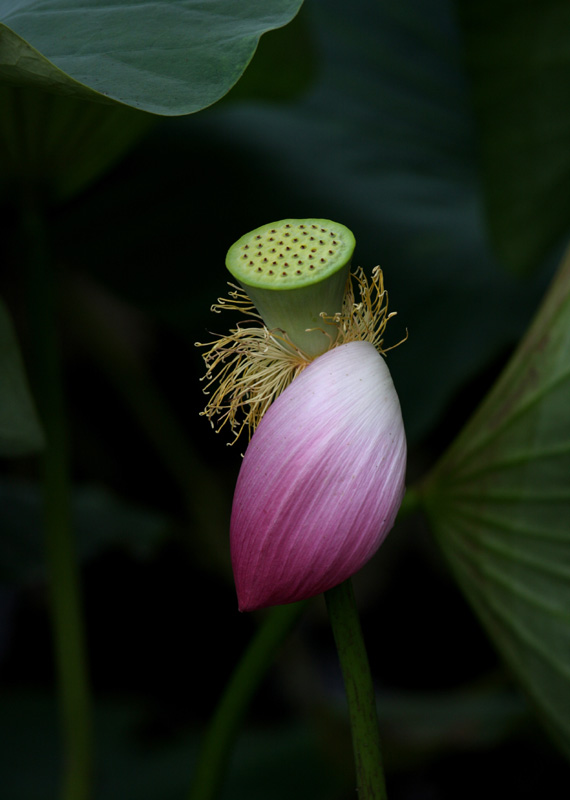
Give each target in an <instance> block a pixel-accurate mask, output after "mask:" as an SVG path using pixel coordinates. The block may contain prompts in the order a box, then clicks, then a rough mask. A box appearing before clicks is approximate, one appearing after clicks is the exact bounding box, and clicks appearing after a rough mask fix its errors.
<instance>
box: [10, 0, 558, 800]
mask: <svg viewBox="0 0 570 800" xmlns="http://www.w3.org/2000/svg"><path fill="white" fill-rule="evenodd" d="M351 5H354V9H352V8H351V13H348V11H347V9H346V8H345V4H343V3H340V2H336V0H335V1H333V2H329V3H325V2H316V1H315V2H307V3H306V5H305V7H304V9H303V11H302V13H301V15H300V17H299V18H298V19H297V20H296V21H295V22H294V23H293V25H292V26H291V30H287V31H281V32H276V33H274V34H270V35H268V36H266V37H265V39H264V41H263V42H262V46H261V47H260V50H259V53H258V54H257V56H256V58H255V59H254V62H253V64H252V66H251V68H250V70H249V71H248V73H246V77H245V78H244V79H243V81H242V82H240V84H238V87H236V89H235V90H233V92H231V93H230V95H229V96H228V97H227V98H226V99H224V100H223V101H222V102H221V103H219V104H217V105H216V106H214V107H213V108H211V109H208V110H206V111H204V112H201V113H200V114H198V115H195V116H193V117H189V118H185V119H175V120H157V121H156V123H155V124H154V126H153V127H152V129H151V130H150V132H149V133H148V134H147V135H146V136H145V137H144V138H142V139H141V141H140V142H139V143H138V144H137V145H136V146H135V147H134V148H133V149H132V150H131V152H130V153H129V154H128V155H127V156H126V157H125V158H124V159H123V160H122V161H121V162H120V163H119V164H117V165H116V166H115V168H114V169H113V170H111V171H110V172H109V173H108V174H107V175H106V176H104V177H103V178H101V179H100V180H99V181H98V182H96V183H94V184H93V185H91V186H90V187H89V188H87V189H86V190H85V191H84V192H83V193H82V194H81V195H80V196H77V197H74V198H73V199H72V200H69V201H67V202H63V203H59V204H57V205H53V206H52V207H51V208H50V210H49V218H48V222H49V233H50V247H51V250H52V254H53V258H54V262H55V265H56V270H57V276H58V302H59V307H60V317H59V320H60V323H59V324H60V329H59V334H60V336H61V343H62V353H63V364H64V385H65V397H66V406H67V423H68V429H69V440H70V453H71V463H72V470H73V479H74V486H75V493H74V503H75V505H74V513H75V521H76V531H77V541H78V551H79V556H80V558H81V564H82V579H83V594H84V605H85V621H86V629H87V635H88V648H89V659H90V672H91V677H92V682H93V689H94V693H95V698H96V725H97V750H98V753H97V759H98V760H97V763H98V777H97V781H98V794H97V797H101V798H103V797H104V798H106V800H112V799H113V798H121V800H130V798H133V800H135V798H136V800H146V799H147V798H148V800H151V799H152V798H161V800H169V798H173V799H174V798H177V797H183V796H184V793H185V792H186V791H187V788H186V787H187V786H188V785H189V782H190V777H191V773H192V764H193V760H194V758H195V754H196V749H197V743H198V740H199V736H200V734H201V732H202V731H203V730H204V726H205V725H206V723H207V720H208V718H209V715H210V714H211V713H212V711H213V709H214V707H215V704H216V701H217V699H218V698H219V695H220V692H221V690H222V687H223V686H224V684H225V682H226V680H227V679H228V677H229V676H230V674H231V672H232V669H233V668H234V666H235V664H236V663H237V661H238V659H239V657H240V654H241V653H242V652H243V649H244V647H245V646H246V645H247V643H248V641H249V640H250V638H251V636H252V635H253V633H254V631H255V629H256V626H257V623H258V622H259V620H260V619H261V617H262V614H259V615H258V614H254V615H240V614H239V613H238V612H237V606H236V600H235V594H234V590H233V585H232V580H231V572H230V568H229V555H228V548H227V530H228V518H229V508H230V503H231V496H232V491H233V485H234V482H235V478H236V475H237V471H238V469H239V464H240V452H242V451H243V449H244V447H245V443H244V442H240V443H239V444H237V445H235V446H234V447H233V448H229V447H227V445H226V438H225V437H224V435H223V434H219V435H216V434H214V433H213V431H212V430H211V428H210V426H209V424H208V422H207V420H205V419H204V418H203V417H200V416H199V411H200V410H201V408H202V407H203V403H204V400H203V396H202V394H201V384H200V381H199V377H200V376H201V375H202V374H203V366H202V363H201V357H200V351H199V350H198V349H197V348H196V347H195V346H194V342H196V341H207V340H208V339H209V338H210V337H209V333H208V331H224V330H226V329H227V328H228V327H229V326H230V324H231V319H230V318H229V317H228V319H225V318H224V317H223V316H216V315H213V314H211V313H210V310H209V309H210V305H211V303H212V302H214V301H215V300H216V298H217V297H218V296H220V295H222V294H225V292H226V279H227V276H226V274H225V270H224V258H225V253H226V251H227V249H228V247H229V246H230V245H231V244H232V243H233V241H235V240H236V239H237V238H239V236H241V235H242V234H243V233H244V232H246V231H247V230H249V229H251V228H254V227H257V226H258V225H261V224H264V223H265V222H269V221H271V220H277V219H280V218H283V217H290V216H292V217H304V216H312V217H322V218H331V219H335V220H338V221H339V222H342V223H343V224H346V225H347V226H348V227H350V228H351V229H352V230H353V232H354V234H355V236H356V240H357V250H356V254H355V265H361V266H362V267H364V268H365V269H366V270H367V271H369V270H370V269H371V268H372V267H373V266H374V265H375V264H377V263H380V264H381V266H382V267H383V270H384V277H385V283H386V286H387V288H388V291H389V293H390V305H391V308H392V309H393V310H396V311H397V312H398V317H397V319H396V320H394V321H392V322H391V323H390V325H389V327H388V330H387V336H386V339H387V343H390V342H396V341H398V340H399V339H400V338H401V337H402V335H403V332H404V331H405V330H406V329H407V330H408V332H409V339H408V341H407V342H406V343H405V344H403V345H402V346H401V347H399V348H398V349H396V350H395V351H393V352H392V353H390V355H389V359H388V364H389V366H390V369H391V371H392V374H393V377H394V381H395V384H396V387H397V389H398V391H399V394H400V398H401V403H402V408H403V413H404V419H405V423H406V428H407V431H408V435H409V445H410V462H409V479H408V483H409V485H413V484H414V483H415V482H416V481H418V480H419V479H420V478H421V476H422V475H424V474H425V473H426V471H427V470H428V469H429V467H430V466H431V465H432V464H434V463H435V462H436V460H437V458H438V456H439V455H440V454H441V453H443V452H444V450H445V448H446V446H447V445H448V444H449V443H450V442H451V441H452V439H453V437H454V436H455V435H456V433H457V432H458V431H459V430H460V429H461V427H462V425H463V423H464V422H465V421H466V420H467V419H468V417H469V415H470V414H471V412H472V411H473V410H474V408H475V407H476V406H477V404H478V402H479V400H480V399H481V398H482V397H483V396H484V395H485V393H486V391H487V390H488V389H489V387H490V386H491V385H492V382H493V380H494V378H495V377H496V376H497V374H498V373H499V372H500V369H501V368H502V366H503V365H504V363H505V361H506V359H507V358H508V356H509V354H510V352H511V351H512V349H513V347H514V345H515V344H516V342H517V340H518V338H519V337H520V335H521V333H522V331H523V330H524V328H525V327H526V325H527V324H528V321H529V319H530V317H531V314H532V312H533V311H534V309H535V308H536V306H537V304H538V301H539V298H540V296H541V294H542V291H543V290H544V288H545V286H546V283H547V280H548V278H549V277H550V275H551V274H552V272H553V268H554V265H555V263H556V258H557V256H558V253H556V252H555V253H552V254H551V256H550V257H549V258H548V259H546V261H545V263H544V264H543V265H542V266H541V267H540V268H539V269H538V270H536V271H535V272H534V274H533V275H532V276H527V277H524V278H521V277H516V276H515V275H514V274H513V273H512V272H509V271H508V270H507V269H506V268H505V267H504V265H502V264H501V263H500V262H499V260H498V259H497V257H496V256H494V255H493V252H492V250H491V246H490V244H489V237H488V234H487V229H486V224H485V219H484V213H483V210H482V207H483V205H482V194H481V185H480V178H479V172H478V164H479V161H478V150H477V139H476V129H475V125H474V120H473V118H472V112H471V106H470V101H469V91H468V87H467V83H466V78H465V74H464V69H463V64H462V49H461V40H460V35H459V33H458V27H457V23H456V20H455V17H454V14H453V10H452V7H451V6H450V5H449V4H448V3H445V2H440V1H439V0H438V2H435V3H431V4H429V6H430V7H429V10H428V9H427V8H425V7H424V5H423V4H421V3H411V2H408V3H405V4H399V3H390V2H384V3H382V4H370V3H365V2H359V3H356V4H351ZM276 54H278V56H279V61H278V63H279V69H278V70H277V69H276V68H275V66H274V60H275V58H276ZM272 69H273V73H272V74H274V75H275V79H274V81H273V82H272V83H271V82H268V81H267V74H268V72H270V71H271V70H272ZM268 84H269V85H268ZM2 212H3V213H2V217H1V220H0V230H1V231H2V233H1V240H2V245H1V251H0V252H1V253H2V256H3V259H4V264H5V268H3V270H2V275H1V278H0V290H1V291H2V294H3V296H4V297H5V299H6V302H7V303H8V305H9V307H10V310H11V312H12V315H13V317H14V321H15V325H16V329H17V331H18V335H19V338H20V341H21V343H22V348H23V351H24V355H25V356H26V352H27V351H26V347H27V344H26V343H27V334H28V321H27V318H26V307H25V286H24V283H25V281H24V280H23V278H22V274H21V270H20V264H19V259H18V252H19V250H18V241H19V239H18V237H19V236H20V233H19V228H18V218H17V214H16V212H15V211H14V208H13V206H12V204H11V203H10V201H9V199H8V198H4V200H3V207H2ZM37 480H38V474H37V464H36V460H35V459H34V458H31V457H30V458H21V459H17V460H13V461H5V462H3V463H2V466H1V482H0V493H1V494H2V495H3V500H2V502H1V503H0V507H1V510H0V526H1V528H0V529H1V531H2V540H3V542H4V544H3V545H2V550H1V552H0V575H1V578H2V583H1V591H0V609H1V620H0V623H1V625H0V647H1V649H0V678H1V693H2V705H3V707H4V711H3V712H2V715H1V718H0V726H1V727H0V737H1V742H2V745H1V747H0V774H1V775H2V785H3V786H4V788H3V789H2V790H0V795H1V796H2V797H6V798H9V800H24V798H25V799H26V800H28V798H30V800H32V799H33V798H38V799H39V798H50V797H54V796H55V792H56V788H55V787H56V786H57V781H58V739H57V718H56V708H55V698H54V681H55V678H54V670H53V665H52V652H51V635H50V626H49V617H48V606H47V592H46V582H45V571H44V566H43V555H42V544H41V532H40V528H41V525H40V521H39V514H40V511H39V493H38V488H37V486H38V484H37ZM355 586H356V591H357V597H358V600H359V605H360V608H361V610H362V619H363V626H364V629H365V635H366V640H367V643H368V647H369V652H370V658H371V663H372V667H373V671H374V675H375V680H376V682H377V688H378V696H379V711H380V717H381V725H382V729H383V739H384V749H385V754H386V767H387V773H388V790H389V796H390V798H391V800H398V799H399V798H402V800H404V799H405V800H408V799H409V800H415V798H418V799H422V800H423V798H426V799H431V798H434V800H435V799H436V798H437V799H438V800H439V799H440V798H441V800H446V799H447V798H455V797H458V796H460V797H462V798H471V797H473V798H475V797H477V798H479V797H480V796H481V795H482V794H485V795H486V796H488V797H514V796H516V797H520V798H522V797H529V798H530V797H537V796H540V797H547V796H549V795H550V794H551V793H553V792H554V790H555V789H557V787H558V786H559V784H560V781H564V780H565V779H567V766H566V764H565V763H564V762H563V761H562V758H561V757H560V756H559V755H558V753H557V751H556V750H555V749H554V746H553V745H552V744H551V743H550V742H549V741H548V740H547V739H546V738H545V737H544V735H543V733H542V732H541V730H540V729H539V728H538V724H537V723H536V722H535V720H534V717H533V716H532V713H531V711H530V709H529V707H528V705H527V703H526V701H525V700H524V698H523V697H522V696H521V695H520V694H519V692H518V690H517V688H516V687H514V686H513V685H512V683H511V681H510V677H509V675H508V674H507V673H506V672H505V670H504V668H503V667H502V665H501V664H500V663H499V661H498V659H497V657H496V655H495V653H494V651H493V649H492V647H491V645H490V644H489V643H488V641H487V639H486V637H485V635H484V633H483V632H482V630H481V629H480V627H479V624H478V622H477V621H476V619H475V618H474V616H473V614H472V612H471V610H470V609H469V607H468V606H467V604H466V601H465V600H464V599H463V597H462V595H461V594H460V591H459V589H458V588H457V587H456V585H455V583H454V582H453V580H452V578H451V575H450V573H449V571H448V568H447V566H446V564H445V563H444V562H443V560H442V557H441V555H440V553H439V550H438V549H437V545H436V543H435V542H434V540H433V538H432V536H431V534H430V532H429V531H428V529H427V527H426V524H425V522H424V521H423V519H422V518H421V517H419V516H414V517H411V518H409V519H407V520H406V521H405V522H404V523H402V524H401V525H398V526H397V528H396V529H395V530H394V532H393V533H392V534H391V536H390V537H389V538H388V540H387V542H386V543H385V544H384V545H383V547H382V549H381V551H380V553H379V554H378V555H377V556H376V557H375V558H374V559H373V561H372V562H371V563H370V564H369V565H368V566H367V567H366V568H365V569H364V570H363V571H362V573H361V574H359V575H358V576H357V577H356V580H355ZM353 782H354V779H353V776H352V760H351V751H350V741H349V732H348V728H347V723H346V718H345V708H344V700H343V694H342V684H341V678H340V674H339V670H338V667H337V662H336V654H335V652H334V648H333V643H332V638H331V634H330V632H329V629H328V624H327V620H326V614H325V609H324V604H323V602H322V599H320V598H319V599H316V600H314V601H313V602H311V604H310V607H309V609H308V611H307V613H306V615H305V616H304V618H303V620H302V623H301V625H300V626H299V628H298V629H297V630H296V632H295V633H294V635H293V636H292V637H291V640H290V641H288V642H287V644H286V645H285V646H284V649H283V652H282V654H281V656H280V658H279V660H278V661H277V663H276V664H275V666H274V668H273V669H272V670H271V672H270V674H269V675H268V676H267V679H266V680H265V682H264V683H263V685H262V686H261V688H260V690H259V693H258V695H257V697H256V699H255V701H254V703H253V707H252V709H251V712H250V714H249V716H248V719H247V724H246V726H245V728H244V731H243V735H242V736H241V738H240V740H239V742H238V746H237V750H236V755H235V758H234V761H233V765H232V771H231V774H230V776H229V779H228V783H227V791H226V794H225V795H224V797H225V798H227V800H234V798H236V799H237V798H242V797H243V798H248V800H255V799H256V798H269V797H271V798H286V797H291V796H296V797H298V798H299V800H301V798H303V797H307V798H308V797H311V798H338V799H339V800H340V798H344V797H351V796H353V789H352V787H353Z"/></svg>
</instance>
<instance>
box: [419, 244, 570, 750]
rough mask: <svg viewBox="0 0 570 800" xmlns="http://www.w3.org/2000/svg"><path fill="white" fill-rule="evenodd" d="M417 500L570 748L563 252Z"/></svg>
mask: <svg viewBox="0 0 570 800" xmlns="http://www.w3.org/2000/svg"><path fill="white" fill-rule="evenodd" d="M424 499H425V504H426V508H427V511H428V514H429V517H430V519H431V523H432V525H433V528H434V530H435V532H436V534H437V536H438V538H439V540H440V542H441V545H442V547H443V549H444V551H445V553H446V554H447V556H448V558H449V561H450V562H451V565H452V567H453V569H454V570H455V574H456V576H457V579H458V580H459V582H460V584H461V586H462V587H463V589H464V591H465V593H466V594H467V596H468V597H469V599H470V600H471V602H472V604H473V606H474V608H475V610H476V611H477V613H478V614H479V615H480V617H481V619H482V621H483V623H484V625H485V626H486V628H487V630H488V632H489V633H490V635H491V637H492V638H493V639H494V641H495V643H496V645H497V647H498V648H499V650H500V651H501V653H502V654H503V656H504V658H505V659H506V661H507V662H508V663H509V665H510V667H511V669H512V671H513V673H514V674H515V675H516V676H518V678H519V680H520V681H521V683H522V684H523V685H524V686H525V688H526V690H527V692H528V695H529V696H530V698H531V699H532V700H533V701H534V704H535V705H536V707H537V709H538V710H539V712H540V713H541V715H542V716H543V718H544V720H545V721H546V724H547V726H548V727H549V728H550V730H551V731H552V732H553V734H554V735H555V737H556V738H557V739H558V741H559V742H561V743H562V746H563V748H564V749H565V751H566V752H567V753H568V754H570V251H569V254H568V255H567V256H566V259H565V260H564V262H563V264H562V267H561V269H560V271H559V273H558V276H557V278H556V280H555V282H554V284H553V285H552V287H551V289H550V291H549V292H548V294H547V296H546V299H545V301H544V303H543V305H542V307H541V309H540V311H539V313H538V316H537V318H536V319H535V322H534V323H533V325H532V326H531V328H530V329H529V331H528V334H527V335H526V336H525V338H524V339H523V341H522V342H521V345H520V347H519V348H518V350H517V352H516V353H515V355H514V356H513V358H512V360H511V361H510V363H509V364H508V366H507V367H506V369H505V371H504V373H503V374H502V376H501V377H500V378H499V380H498V382H497V384H496V385H495V386H494V388H493V389H492V391H491V392H490V394H489V396H488V397H487V399H486V400H485V401H484V403H483V404H482V406H481V407H480V409H479V410H478V412H477V413H476V414H475V416H474V417H473V418H472V420H471V421H470V423H469V424H468V425H467V426H466V428H465V429H464V431H463V432H462V434H461V435H460V436H459V438H458V439H457V440H456V441H455V443H454V444H453V445H452V446H451V448H450V449H449V451H448V452H447V453H446V455H445V456H444V457H443V459H442V461H441V462H440V463H439V464H438V465H437V466H436V468H435V470H434V472H433V474H432V475H431V476H430V477H429V478H428V481H427V483H426V485H425V491H424Z"/></svg>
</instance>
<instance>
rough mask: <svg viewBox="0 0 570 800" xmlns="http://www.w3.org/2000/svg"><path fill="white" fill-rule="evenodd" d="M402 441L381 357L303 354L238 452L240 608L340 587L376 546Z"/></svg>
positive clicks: (393, 508)
mask: <svg viewBox="0 0 570 800" xmlns="http://www.w3.org/2000/svg"><path fill="white" fill-rule="evenodd" d="M405 466H406V439H405V434H404V426H403V422H402V416H401V412H400V405H399V402H398V397H397V395H396V391H395V389H394V384H393V383H392V378H391V376H390V372H389V370H388V367H387V366H386V363H385V361H384V358H383V357H382V356H381V355H379V353H378V352H377V350H376V349H375V347H374V346H373V345H372V344H371V343H370V342H367V341H353V342H349V343H347V344H342V345H340V346H338V347H335V348H334V349H332V350H330V351H328V352H326V353H324V354H323V355H321V356H319V357H318V358H316V359H315V360H314V361H312V362H311V363H310V364H309V366H307V367H306V368H305V369H304V371H303V372H301V373H300V375H299V376H298V377H296V378H295V379H294V380H293V382H292V383H291V384H290V385H289V386H288V387H287V388H286V389H285V391H284V392H283V393H282V394H281V395H280V396H279V397H278V398H277V399H276V400H275V401H274V402H273V404H272V405H271V406H270V407H269V408H268V410H267V411H266V412H265V414H264V416H263V418H262V419H261V422H260V423H259V425H258V427H257V429H256V431H255V433H254V435H253V437H252V439H251V441H250V443H249V446H248V448H247V451H246V453H245V456H244V460H243V463H242V467H241V471H240V474H239V477H238V482H237V486H236V491H235V495H234V502H233V510H232V519H231V555H232V564H233V570H234V577H235V583H236V589H237V595H238V603H239V608H240V610H241V611H251V610H253V609H256V608H262V607H265V606H272V605H277V604H281V603H292V602H295V601H297V600H302V599H305V598H308V597H312V596H313V595H316V594H319V593H320V592H324V591H326V590H327V589H330V588H332V587H333V586H335V585H337V584H339V583H341V582H342V581H344V580H346V579H347V578H349V577H350V576H351V575H353V574H354V573H355V572H357V571H358V570H359V569H360V568H361V567H362V566H363V565H364V564H365V563H366V562H367V561H368V560H369V559H370V558H371V556H372V555H373V554H374V553H375V552H376V550H377V549H378V547H379V546H380V544H381V543H382V541H383V539H384V537H385V536H386V534H387V533H388V531H389V530H390V529H391V528H392V526H393V524H394V520H395V517H396V514H397V512H398V508H399V506H400V503H401V501H402V497H403V495H404V475H405Z"/></svg>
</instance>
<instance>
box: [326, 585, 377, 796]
mask: <svg viewBox="0 0 570 800" xmlns="http://www.w3.org/2000/svg"><path fill="white" fill-rule="evenodd" d="M325 600H326V604H327V610H328V614H329V619H330V623H331V627H332V630H333V635H334V639H335V643H336V648H337V652H338V657H339V661H340V666H341V670H342V675H343V678H344V686H345V691H346V699H347V701H348V711H349V716H350V727H351V732H352V746H353V750H354V761H355V766H356V778H357V784H358V798H359V800H386V783H385V780H384V770H383V767H382V754H381V751H380V732H379V728H378V715H377V712H376V695H375V692H374V685H373V683H372V676H371V674H370V666H369V663H368V656H367V653H366V647H365V644H364V638H363V636H362V628H361V627H360V620H359V618H358V611H357V608H356V602H355V599H354V592H353V589H352V583H351V581H350V580H347V581H344V583H341V584H339V585H338V586H335V587H334V588H333V589H329V591H328V592H325Z"/></svg>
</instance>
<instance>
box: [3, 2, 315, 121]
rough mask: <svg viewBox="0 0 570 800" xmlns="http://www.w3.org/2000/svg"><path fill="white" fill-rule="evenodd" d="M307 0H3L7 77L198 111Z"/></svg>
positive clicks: (145, 106)
mask: <svg viewBox="0 0 570 800" xmlns="http://www.w3.org/2000/svg"><path fill="white" fill-rule="evenodd" d="M301 2H302V0H247V2H246V0H241V2H239V3H237V2H235V0H210V2H208V3H204V2H202V0H178V1H177V2H175V3H174V2H170V3H165V2H158V0H150V2H146V3H140V2H138V0H113V1H112V2H107V3H104V4H101V3H100V2H97V0H83V2H77V0H47V2H46V0H0V80H4V81H8V82H10V83H18V84H25V85H33V86H37V87H40V88H42V89H50V90H55V91H59V92H63V93H65V94H67V95H71V96H73V97H79V98H83V99H90V100H96V101H99V102H106V103H108V102H110V101H117V102H119V103H123V104H125V105H127V106H132V107H134V108H138V109H142V110H144V111H150V112H152V113H154V114H166V115H177V114H190V113H192V112H194V111H199V110H200V109H201V108H204V107H205V106H209V105H211V104H212V103H215V102H216V100H219V98H220V97H222V96H223V95H224V94H225V93H226V92H227V91H228V90H229V89H230V88H231V87H232V86H233V85H234V84H235V83H236V82H237V81H238V80H239V78H240V76H241V74H242V73H243V71H244V70H245V68H246V67H247V65H248V63H249V61H250V59H251V58H252V56H253V54H254V52H255V49H256V47H257V43H258V41H259V37H260V36H261V35H262V34H263V33H265V32H266V31H268V30H272V29H274V28H279V27H281V26H282V25H285V24H286V23H288V22H289V21H290V20H291V19H292V18H293V17H294V15H295V14H296V13H297V11H298V10H299V7H300V5H301Z"/></svg>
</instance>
